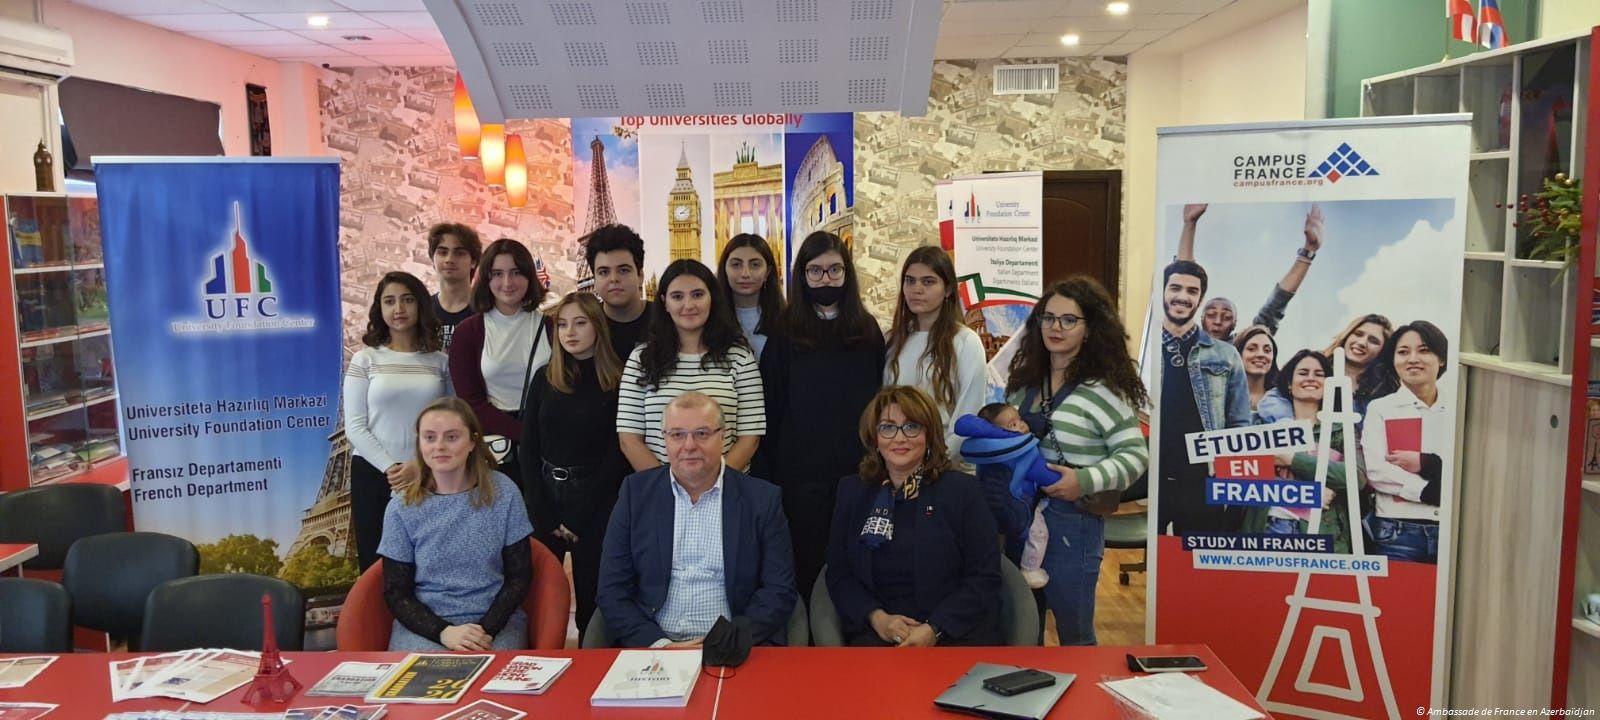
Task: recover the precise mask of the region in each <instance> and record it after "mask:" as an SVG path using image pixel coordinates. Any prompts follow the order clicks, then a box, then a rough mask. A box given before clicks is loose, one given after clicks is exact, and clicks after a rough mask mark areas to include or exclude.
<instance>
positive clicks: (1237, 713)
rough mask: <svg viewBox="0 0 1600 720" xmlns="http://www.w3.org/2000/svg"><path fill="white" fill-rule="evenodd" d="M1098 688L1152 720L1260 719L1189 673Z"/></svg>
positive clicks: (1157, 674)
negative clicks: (1142, 712)
mask: <svg viewBox="0 0 1600 720" xmlns="http://www.w3.org/2000/svg"><path fill="white" fill-rule="evenodd" d="M1100 686H1101V687H1103V688H1105V689H1106V691H1107V692H1110V693H1111V695H1112V697H1115V698H1118V699H1120V700H1123V701H1125V702H1127V703H1129V704H1131V705H1133V706H1134V707H1136V708H1138V709H1140V710H1142V711H1144V712H1145V713H1148V714H1149V716H1150V717H1152V718H1154V719H1155V720H1256V719H1257V718H1261V717H1264V716H1263V715H1262V714H1261V713H1258V712H1256V711H1254V710H1251V709H1250V707H1249V706H1248V705H1245V704H1244V703H1241V702H1239V701H1238V700H1234V699H1233V698H1231V697H1228V696H1227V695H1224V694H1223V693H1222V691H1220V690H1217V689H1216V688H1214V687H1211V686H1210V685H1207V684H1205V683H1204V682H1202V681H1201V680H1200V679H1199V678H1197V677H1194V676H1193V675H1190V674H1189V673H1176V672H1169V673H1156V674H1154V675H1147V676H1144V677H1133V678H1128V679H1126V680H1111V681H1107V682H1103V683H1100Z"/></svg>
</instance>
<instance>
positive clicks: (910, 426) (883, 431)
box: [878, 422, 922, 440]
mask: <svg viewBox="0 0 1600 720" xmlns="http://www.w3.org/2000/svg"><path fill="white" fill-rule="evenodd" d="M901 434H903V435H905V436H906V437H907V438H914V437H921V436H922V423H918V422H906V423H903V424H900V425H896V424H894V423H891V422H881V423H878V437H880V438H883V439H885V440H893V439H894V436H895V435H901Z"/></svg>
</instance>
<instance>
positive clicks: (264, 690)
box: [244, 593, 300, 705]
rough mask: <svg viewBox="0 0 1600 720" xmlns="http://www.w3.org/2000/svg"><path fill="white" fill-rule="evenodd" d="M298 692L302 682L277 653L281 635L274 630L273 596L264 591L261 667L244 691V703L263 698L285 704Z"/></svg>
mask: <svg viewBox="0 0 1600 720" xmlns="http://www.w3.org/2000/svg"><path fill="white" fill-rule="evenodd" d="M299 691H300V681H299V680H296V679H294V676H293V675H290V674H289V668H288V667H287V666H285V665H284V664H283V657H282V656H281V655H279V654H278V634H277V633H276V632H274V631H273V629H272V598H271V597H269V596H268V595H267V594H266V593H262V595H261V668H260V669H258V670H256V679H254V680H251V681H250V689H249V690H246V691H245V692H244V702H245V704H246V705H254V704H256V703H258V702H264V701H271V702H275V703H286V702H289V698H292V697H294V694H295V693H297V692H299Z"/></svg>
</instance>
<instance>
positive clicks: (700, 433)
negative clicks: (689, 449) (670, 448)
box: [662, 425, 723, 443]
mask: <svg viewBox="0 0 1600 720" xmlns="http://www.w3.org/2000/svg"><path fill="white" fill-rule="evenodd" d="M722 430H723V428H722V426H721V425H718V426H717V427H714V428H697V429H694V430H668V431H666V432H664V433H662V435H664V436H665V437H666V438H667V439H668V440H671V441H672V442H675V443H681V442H683V441H685V440H688V439H689V438H694V441H695V442H705V441H707V440H710V439H711V438H714V437H716V436H718V435H721V434H722Z"/></svg>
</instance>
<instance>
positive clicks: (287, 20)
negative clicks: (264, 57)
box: [244, 12, 383, 30]
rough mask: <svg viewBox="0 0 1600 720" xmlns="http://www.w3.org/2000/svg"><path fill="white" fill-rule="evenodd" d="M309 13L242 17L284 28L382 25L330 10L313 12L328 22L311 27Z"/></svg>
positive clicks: (326, 28)
mask: <svg viewBox="0 0 1600 720" xmlns="http://www.w3.org/2000/svg"><path fill="white" fill-rule="evenodd" d="M311 14H313V13H251V14H247V15H245V16H244V17H248V18H250V19H251V20H257V21H260V22H262V23H265V24H267V25H270V26H272V27H275V28H283V29H284V30H367V29H372V28H381V27H383V26H382V25H379V24H378V23H377V22H376V21H373V20H368V19H367V18H366V17H365V16H363V15H361V14H359V13H353V12H331V13H315V14H318V15H321V16H322V17H326V18H327V19H328V24H327V26H326V27H323V28H313V27H312V26H311V25H310V24H309V23H307V22H306V18H307V17H308V16H309V15H311Z"/></svg>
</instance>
